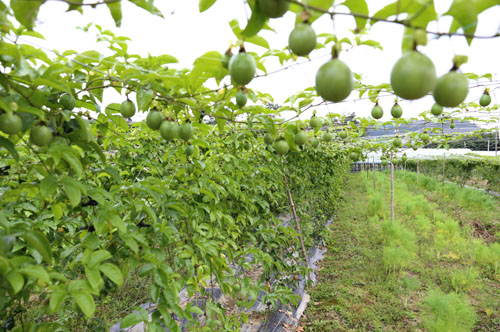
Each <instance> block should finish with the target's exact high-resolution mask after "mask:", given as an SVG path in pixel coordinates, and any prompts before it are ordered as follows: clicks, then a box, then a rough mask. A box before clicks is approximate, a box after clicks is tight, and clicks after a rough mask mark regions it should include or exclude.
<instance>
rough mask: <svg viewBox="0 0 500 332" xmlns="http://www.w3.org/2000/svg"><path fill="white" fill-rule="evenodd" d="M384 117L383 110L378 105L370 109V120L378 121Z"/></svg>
mask: <svg viewBox="0 0 500 332" xmlns="http://www.w3.org/2000/svg"><path fill="white" fill-rule="evenodd" d="M383 116H384V110H383V109H382V107H380V106H379V105H378V104H377V105H375V106H373V108H372V118H374V119H376V120H378V119H380V118H382V117H383Z"/></svg>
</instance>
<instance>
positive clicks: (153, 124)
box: [146, 111, 163, 130]
mask: <svg viewBox="0 0 500 332" xmlns="http://www.w3.org/2000/svg"><path fill="white" fill-rule="evenodd" d="M162 121H163V114H162V113H161V112H159V111H151V112H149V113H148V116H147V117H146V124H147V125H148V127H149V128H151V129H153V130H158V129H160V126H161V122H162Z"/></svg>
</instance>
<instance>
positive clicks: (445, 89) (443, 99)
mask: <svg viewBox="0 0 500 332" xmlns="http://www.w3.org/2000/svg"><path fill="white" fill-rule="evenodd" d="M468 93H469V83H468V82H467V78H465V76H464V75H462V74H460V73H457V72H456V71H451V72H449V73H447V74H444V75H443V76H441V77H440V78H439V79H438V81H437V83H436V88H435V89H434V100H435V101H436V103H438V104H439V105H441V106H444V107H455V106H458V105H460V104H461V103H462V102H463V101H464V100H465V98H466V97H467V94H468Z"/></svg>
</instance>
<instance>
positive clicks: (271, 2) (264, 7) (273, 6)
mask: <svg viewBox="0 0 500 332" xmlns="http://www.w3.org/2000/svg"><path fill="white" fill-rule="evenodd" d="M257 4H258V6H259V11H260V12H261V13H262V14H263V15H264V16H267V17H270V18H277V17H281V16H283V15H285V13H286V12H287V11H288V8H289V7H290V3H289V2H288V1H287V0H257Z"/></svg>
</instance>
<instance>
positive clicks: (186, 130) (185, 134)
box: [179, 122, 194, 141]
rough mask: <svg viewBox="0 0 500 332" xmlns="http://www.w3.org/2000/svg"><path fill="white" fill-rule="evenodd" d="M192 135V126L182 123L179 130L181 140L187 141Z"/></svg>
mask: <svg viewBox="0 0 500 332" xmlns="http://www.w3.org/2000/svg"><path fill="white" fill-rule="evenodd" d="M193 135H194V128H193V125H192V124H191V123H189V122H186V123H183V124H182V125H181V128H180V130H179V136H180V138H181V139H183V140H185V141H188V140H189V139H191V137H193Z"/></svg>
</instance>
